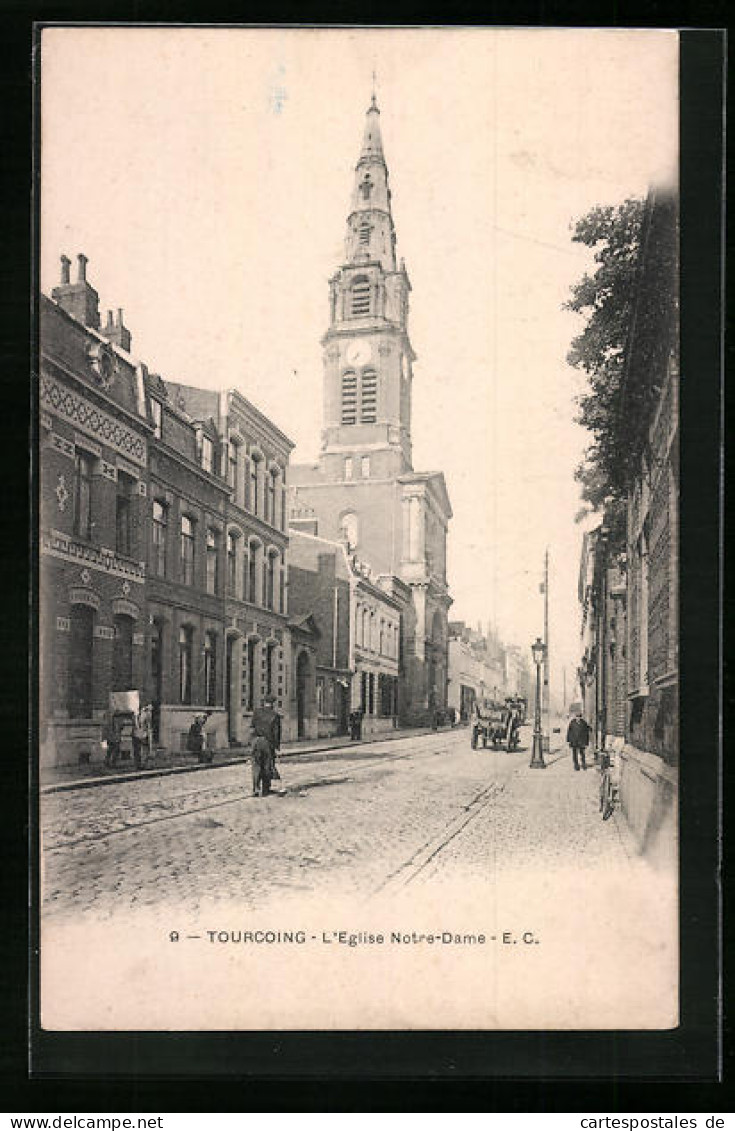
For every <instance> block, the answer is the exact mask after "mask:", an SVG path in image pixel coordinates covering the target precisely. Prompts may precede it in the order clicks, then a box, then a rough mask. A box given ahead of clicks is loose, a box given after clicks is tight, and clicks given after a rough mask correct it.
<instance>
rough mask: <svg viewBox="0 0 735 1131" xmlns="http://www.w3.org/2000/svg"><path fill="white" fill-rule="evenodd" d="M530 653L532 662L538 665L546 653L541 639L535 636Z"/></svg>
mask: <svg viewBox="0 0 735 1131" xmlns="http://www.w3.org/2000/svg"><path fill="white" fill-rule="evenodd" d="M531 654H532V656H533V662H534V663H535V664H536V665H537V666H538V665H540V664H541V663H543V659H544V656H545V655H546V645H545V644H544V642H543V640H542V639H541V638H540V637H539V636H537V637H536V640H535V642H534V643H533V644H532V645H531Z"/></svg>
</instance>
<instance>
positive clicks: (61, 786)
mask: <svg viewBox="0 0 735 1131" xmlns="http://www.w3.org/2000/svg"><path fill="white" fill-rule="evenodd" d="M460 729H461V728H460V727H440V728H439V730H438V731H434V730H432V728H431V727H426V728H422V727H417V728H416V729H410V730H408V729H405V730H400V731H398V733H395V732H389V733H388V734H381V735H371V736H370V738H360V739H357V740H356V741H354V740H353V741H352V742H350V741H349V739H348V743H347V746H346V748H347V749H353V750H354V749H356V748H357V747H359V746H373V745H375V744H376V743H378V742H398V741H399V740H400V739H403V738H419V737H420V736H421V735H424V734H441V733H449V732H451V731H457V730H460ZM243 749H245V748H243ZM342 749H345V747H342V746H333V745H332V746H310V747H309V748H308V750H281V751H279V754H278V757H279V758H295V757H298V756H299V755H303V754H323V753H325V752H326V751H329V750H342ZM249 761H250V755H249V754H247V753H243V754H242V755H241V756H240V757H238V758H228V759H227V761H224V762H211V763H205V764H202V765H196V766H161V767H160V768H159V769H152V770H137V771H133V772H132V773H126V774H109V775H106V776H104V777H98V778H77V779H76V780H74V781H68V782H51V783H50V784H49V785H44V786H41V787H40V790H39V793H40V794H41V795H42V796H46V795H47V794H51V793H67V792H69V791H70V790H75V789H94V788H95V786H98V785H119V784H120V783H121V782H128V781H146V780H148V779H149V778H163V777H169V776H172V775H173V774H196V773H200V772H201V771H203V770H222V769H225V768H226V767H227V766H242V765H244V764H245V763H246V762H249Z"/></svg>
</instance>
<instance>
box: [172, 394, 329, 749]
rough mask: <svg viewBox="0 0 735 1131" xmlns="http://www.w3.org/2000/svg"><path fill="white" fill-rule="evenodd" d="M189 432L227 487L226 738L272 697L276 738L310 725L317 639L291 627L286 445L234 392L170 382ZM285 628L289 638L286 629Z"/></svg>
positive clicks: (244, 733)
mask: <svg viewBox="0 0 735 1131" xmlns="http://www.w3.org/2000/svg"><path fill="white" fill-rule="evenodd" d="M169 387H170V388H171V390H172V391H173V392H174V395H175V397H176V398H177V399H178V401H179V403H180V404H181V405H182V407H184V408H185V410H186V412H187V414H188V416H189V417H190V419H191V420H192V422H193V424H194V428H195V430H196V433H197V437H198V443H199V449H200V458H201V459H202V460H203V461H204V462H205V463H206V464H207V466H209V467H211V468H212V469H213V471H214V472H216V473H219V475H220V477H221V479H222V481H223V482H226V485H227V499H226V507H225V509H226V522H225V526H224V529H223V532H222V538H221V544H222V553H223V556H224V558H223V560H224V568H223V588H222V593H223V599H224V618H225V623H226V632H225V636H226V640H225V659H224V696H225V709H226V714H227V728H226V729H227V733H226V736H225V738H226V739H227V740H229V741H230V742H231V743H233V744H235V743H242V742H243V741H245V740H246V739H247V737H248V735H249V732H250V719H251V718H252V713H253V711H254V710H255V709H256V708H257V707H259V706H261V705H262V704H263V701H264V699H265V696H266V695H270V694H272V695H274V696H275V698H276V707H277V709H278V710H279V711H280V712H281V714H282V716H283V720H284V728H283V729H284V738H297V737H310V736H312V735H313V734H315V727H316V709H315V695H316V671H315V649H316V639H315V638H312V633H311V629H310V628H309V626H308V625H304V624H296V625H291V624H290V618H289V605H288V585H287V577H288V517H287V513H288V512H287V474H288V461H289V457H290V454H291V451H292V449H293V444H292V442H291V441H290V440H289V438H288V437H287V436H285V435H284V433H283V432H281V431H280V429H279V428H277V427H276V425H275V424H274V423H273V422H272V421H271V420H269V419H268V417H266V416H264V414H263V413H262V412H260V410H259V409H257V408H256V407H255V405H253V404H251V402H250V401H248V400H247V399H246V398H245V397H244V396H243V395H242V394H241V393H240V392H239V391H238V390H236V389H227V390H223V391H221V392H216V391H213V390H207V389H199V388H196V387H194V386H191V385H183V384H180V383H176V384H174V383H169ZM292 629H293V631H292Z"/></svg>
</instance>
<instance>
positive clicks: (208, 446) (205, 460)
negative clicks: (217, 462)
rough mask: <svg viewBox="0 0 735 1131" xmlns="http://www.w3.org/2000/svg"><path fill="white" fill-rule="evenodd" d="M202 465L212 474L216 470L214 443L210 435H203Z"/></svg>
mask: <svg viewBox="0 0 735 1131" xmlns="http://www.w3.org/2000/svg"><path fill="white" fill-rule="evenodd" d="M202 467H203V468H204V470H205V471H208V472H209V474H210V475H211V474H212V473H213V472H214V444H213V443H212V441H211V440H210V439H209V436H202Z"/></svg>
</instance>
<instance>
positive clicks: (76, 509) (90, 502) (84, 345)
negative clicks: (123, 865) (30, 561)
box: [39, 256, 316, 764]
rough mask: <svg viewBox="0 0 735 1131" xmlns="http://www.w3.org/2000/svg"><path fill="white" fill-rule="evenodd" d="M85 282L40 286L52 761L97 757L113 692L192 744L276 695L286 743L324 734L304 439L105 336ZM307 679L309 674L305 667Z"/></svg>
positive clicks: (239, 728) (120, 329) (46, 747)
mask: <svg viewBox="0 0 735 1131" xmlns="http://www.w3.org/2000/svg"><path fill="white" fill-rule="evenodd" d="M86 265H87V260H86V258H85V257H84V256H80V257H79V268H78V278H77V281H76V282H74V283H72V282H71V281H70V271H69V268H70V261H69V260H68V259H67V258H66V257H63V258H62V280H61V283H60V285H59V286H58V287H56V288H55V289H54V291H53V296H52V298H51V299H49V298H47V297H46V296H45V295H43V296H41V300H40V301H41V309H40V333H41V373H40V386H39V407H40V424H41V429H40V432H41V445H40V469H39V470H40V488H41V490H40V496H41V498H40V548H41V572H40V583H41V618H40V622H41V642H40V664H41V685H42V686H41V721H42V751H43V758H44V760H45V761H46V762H48V763H52V764H55V763H58V762H68V761H77V760H78V759H79V758H80V756H81V757H85V758H86V757H91V758H98V757H99V756H100V739H101V737H102V724H103V717H104V714H105V711H106V710H107V708H108V706H109V693H110V691H112V690H130V689H134V690H138V691H139V692H140V695H141V701H143V702H152V703H153V704H154V708H155V710H154V726H155V737H156V740H157V741H158V742H159V743H160V744H161V745H162V746H165V747H167V748H174V749H180V748H181V747H182V745H183V743H184V741H185V737H186V734H187V732H188V729H189V726H190V724H191V721H192V719H193V717H194V715H195V714H197V713H199V712H200V711H202V710H208V711H209V712H210V719H209V721H208V723H207V737H208V742H209V743H210V744H211V745H216V746H225V745H227V743H228V742H231V743H238V742H242V741H243V740H244V739H245V738H247V735H248V732H249V718H250V716H251V715H252V711H253V709H254V708H255V707H257V706H259V705H261V704H262V702H263V700H264V697H265V695H266V694H268V693H269V692H271V691H272V692H273V694H274V695H275V696H276V699H277V703H278V707H279V709H280V710H281V711H282V713H283V716H284V722H285V726H284V737H285V738H290V737H295V736H296V735H310V734H316V705H315V704H316V682H315V680H316V677H315V654H316V635H315V632H314V629H313V626H310V625H309V624H308V623H304V624H301V623H300V624H296V625H293V626H292V625H289V614H288V607H287V602H288V596H287V594H288V588H287V568H288V563H287V546H288V534H287V518H286V515H287V507H286V469H287V465H288V458H289V454H290V451H291V448H292V444H291V442H290V441H289V440H288V438H287V437H286V436H284V435H283V433H281V432H280V431H279V429H278V428H277V427H276V426H275V425H274V424H273V423H272V422H271V421H269V420H268V419H267V418H266V417H265V416H263V414H262V413H260V412H259V411H258V410H257V409H256V408H255V407H254V406H253V405H251V404H250V403H249V402H248V401H247V400H246V399H245V398H244V397H243V396H242V395H241V394H240V393H238V392H237V391H236V390H229V391H226V392H222V393H218V392H212V391H208V390H203V389H198V388H195V387H193V386H188V385H182V384H180V383H177V382H173V381H165V380H164V379H163V378H161V377H160V376H158V375H157V374H151V373H149V372H148V370H147V368H146V366H145V365H144V364H143V363H142V362H140V361H138V360H136V359H135V358H134V357H133V355H132V354H131V352H130V349H131V336H130V332H129V331H128V329H127V327H126V326H125V325H124V322H123V317H122V311H120V310H119V311H118V312H117V318H114V317H113V315H112V312H109V313H108V316H107V322H106V324H105V325H104V326H103V327H102V328H101V329H100V318H99V298H98V295H97V292H96V291H95V290H94V288H93V287H92V286H91V285H90V283H89V282H88V281H87V278H86ZM292 672H293V676H292Z"/></svg>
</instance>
